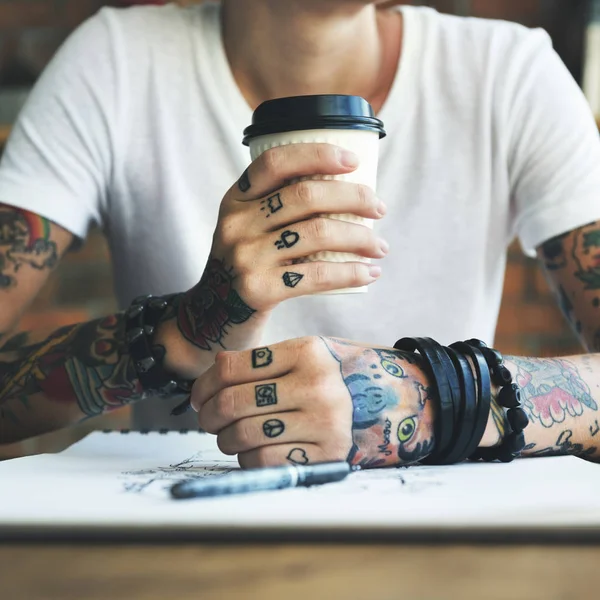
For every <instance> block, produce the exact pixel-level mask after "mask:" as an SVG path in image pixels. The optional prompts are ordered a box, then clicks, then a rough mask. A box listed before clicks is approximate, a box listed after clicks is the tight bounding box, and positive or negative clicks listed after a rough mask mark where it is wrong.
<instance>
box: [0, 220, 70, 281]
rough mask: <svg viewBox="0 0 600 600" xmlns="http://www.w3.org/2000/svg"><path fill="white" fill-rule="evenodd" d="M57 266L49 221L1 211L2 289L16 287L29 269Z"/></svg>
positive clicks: (0, 255)
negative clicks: (27, 268)
mask: <svg viewBox="0 0 600 600" xmlns="http://www.w3.org/2000/svg"><path fill="white" fill-rule="evenodd" d="M57 263H58V251H57V248H56V243H55V242H53V241H51V240H50V221H48V219H44V218H43V217H40V216H39V215H36V214H34V213H30V212H27V211H24V210H20V211H16V210H6V209H3V210H0V288H3V289H9V288H12V287H14V286H16V285H17V277H16V275H17V273H18V272H19V270H20V269H21V268H22V267H24V266H26V265H27V266H29V267H31V268H33V269H37V270H44V269H52V268H54V267H55V266H56V264H57Z"/></svg>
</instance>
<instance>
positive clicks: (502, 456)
mask: <svg viewBox="0 0 600 600" xmlns="http://www.w3.org/2000/svg"><path fill="white" fill-rule="evenodd" d="M466 343H467V344H469V345H470V346H471V347H473V348H478V349H479V350H480V351H481V352H482V353H483V355H484V357H485V360H486V362H487V364H488V367H489V369H490V373H491V375H492V380H493V382H494V384H495V385H497V386H499V387H500V390H499V392H498V395H497V397H496V402H497V403H498V404H499V405H500V406H502V407H504V408H507V409H508V411H507V414H506V418H507V420H508V424H509V426H510V428H511V431H510V432H509V433H508V434H507V435H505V436H504V439H503V441H502V443H501V444H500V446H497V447H494V448H479V449H477V450H476V451H475V453H474V454H473V455H472V456H471V460H484V461H486V462H492V461H494V460H499V461H502V462H511V461H512V460H514V459H515V458H516V457H517V456H519V455H520V454H521V452H522V451H523V448H525V434H524V433H523V431H524V430H525V428H526V427H527V425H529V418H528V417H527V414H526V413H525V411H524V410H523V409H522V408H521V391H520V389H519V386H518V385H517V384H516V383H513V377H512V373H511V372H510V371H509V370H508V369H507V368H506V366H505V365H504V358H503V356H502V354H500V352H498V351H497V350H494V349H493V348H488V346H487V344H485V342H482V341H481V340H477V339H471V340H468V341H467V342H466Z"/></svg>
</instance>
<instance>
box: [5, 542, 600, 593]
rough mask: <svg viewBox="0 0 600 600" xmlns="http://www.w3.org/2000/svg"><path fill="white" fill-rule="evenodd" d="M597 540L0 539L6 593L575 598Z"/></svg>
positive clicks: (591, 573) (599, 579)
mask: <svg viewBox="0 0 600 600" xmlns="http://www.w3.org/2000/svg"><path fill="white" fill-rule="evenodd" d="M599 596H600V547H593V546H579V547H572V546H491V545H489V546H486V545H481V546H470V545H448V546H443V545H429V546H427V545H392V544H389V545H368V544H362V545H358V544H340V545H327V544H325V543H323V544H320V545H312V544H289V545H276V544H262V545H240V544H237V545H233V544H230V545H227V544H221V545H218V544H181V545H166V544H165V545H148V544H144V545H122V544H121V545H117V544H98V545H85V544H81V545H69V544H62V545H61V544H58V545H56V544H54V545H40V544H20V545H18V544H11V545H0V597H1V598H2V599H3V600H21V599H23V600H37V599H41V598H43V599H44V600H54V599H56V600H83V599H85V600H96V599H97V600H109V599H110V600H118V599H121V598H123V599H125V598H127V599H137V598H141V599H144V600H145V599H157V600H158V599H160V600H185V599H187V598H190V599H192V598H193V599H194V600H197V599H201V600H211V599H213V598H214V599H219V600H222V599H229V598H243V599H244V600H253V599H257V600H275V599H276V600H288V599H291V600H293V599H296V598H298V599H302V600H335V599H337V598H339V599H340V600H341V599H343V600H353V599H355V598H356V599H363V598H364V599H368V600H370V599H373V600H387V599H390V600H391V599H394V600H396V599H400V600H418V599H421V598H423V599H425V598H427V599H440V600H447V599H453V598H457V599H458V598H460V599H461V600H471V599H473V600H495V599H498V600H507V599H508V600H520V599H523V600H535V599H538V598H539V599H544V600H559V599H560V600H577V599H579V598H581V599H590V600H591V599H595V598H598V597H599Z"/></svg>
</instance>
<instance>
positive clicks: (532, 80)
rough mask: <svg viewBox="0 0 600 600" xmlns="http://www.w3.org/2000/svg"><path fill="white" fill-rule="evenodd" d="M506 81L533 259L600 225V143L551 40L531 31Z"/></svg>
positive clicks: (517, 200)
mask: <svg viewBox="0 0 600 600" xmlns="http://www.w3.org/2000/svg"><path fill="white" fill-rule="evenodd" d="M514 52H515V55H514V56H515V57H516V58H515V60H516V61H517V66H516V68H513V69H512V72H510V73H509V76H508V77H507V79H506V81H505V82H504V83H503V85H504V86H505V89H504V91H505V96H504V99H505V102H504V111H505V116H504V119H503V121H504V125H505V126H506V127H507V130H508V131H509V132H510V140H509V147H508V169H509V177H510V187H511V192H512V198H511V203H512V204H511V206H512V210H513V216H514V221H513V223H514V232H515V233H516V235H518V236H519V238H520V241H521V245H522V247H523V250H524V252H525V253H526V254H528V255H530V256H535V253H536V248H537V247H539V246H540V245H541V244H542V243H544V242H545V241H547V240H548V239H550V238H552V237H555V236H557V235H560V234H562V233H566V232H568V231H571V230H572V229H576V228H578V227H581V226H583V225H586V224H587V223H590V222H593V221H596V220H598V219H600V137H599V135H598V129H597V128H596V124H595V120H594V117H593V115H592V112H591V109H590V107H589V105H588V103H587V101H586V99H585V96H584V95H583V93H582V91H581V90H580V88H579V86H578V85H577V83H576V82H575V80H574V79H573V77H572V76H571V74H570V73H569V71H568V70H567V68H566V67H565V65H564V63H563V62H562V61H561V59H560V58H559V56H558V55H557V54H556V52H555V51H554V50H553V48H552V44H551V41H550V38H549V36H548V35H547V34H546V33H545V32H543V31H541V30H537V31H534V32H528V33H527V34H526V36H525V39H524V40H523V41H522V43H521V44H517V45H516V47H515V49H514Z"/></svg>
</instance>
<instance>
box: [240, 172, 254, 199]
mask: <svg viewBox="0 0 600 600" xmlns="http://www.w3.org/2000/svg"><path fill="white" fill-rule="evenodd" d="M238 187H239V188H240V192H244V193H246V192H247V191H248V190H249V189H250V188H251V187H252V184H251V183H250V175H249V173H248V169H246V170H245V171H244V172H243V173H242V176H241V177H240V179H239V181H238Z"/></svg>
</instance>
